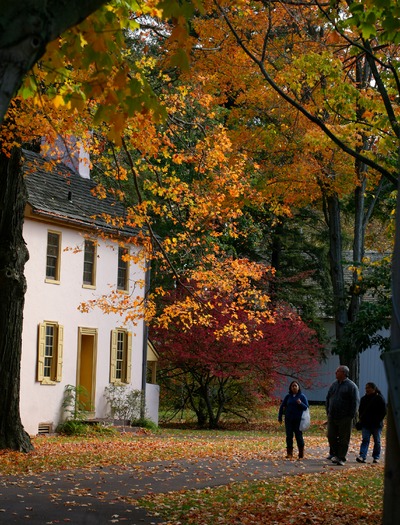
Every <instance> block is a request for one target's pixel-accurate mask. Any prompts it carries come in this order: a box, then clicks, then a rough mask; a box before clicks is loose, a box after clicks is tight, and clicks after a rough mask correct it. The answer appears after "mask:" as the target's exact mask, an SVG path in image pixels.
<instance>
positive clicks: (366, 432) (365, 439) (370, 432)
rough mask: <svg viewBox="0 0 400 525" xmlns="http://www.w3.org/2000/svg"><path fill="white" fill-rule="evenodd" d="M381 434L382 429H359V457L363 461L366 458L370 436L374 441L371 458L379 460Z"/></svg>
mask: <svg viewBox="0 0 400 525" xmlns="http://www.w3.org/2000/svg"><path fill="white" fill-rule="evenodd" d="M381 434H382V428H381V427H378V428H365V427H363V428H362V429H361V436H362V441H361V445H360V456H361V457H362V458H364V459H366V458H367V454H368V447H369V442H370V440H371V436H372V438H373V440H374V448H373V450H372V457H373V458H374V459H379V458H380V455H381Z"/></svg>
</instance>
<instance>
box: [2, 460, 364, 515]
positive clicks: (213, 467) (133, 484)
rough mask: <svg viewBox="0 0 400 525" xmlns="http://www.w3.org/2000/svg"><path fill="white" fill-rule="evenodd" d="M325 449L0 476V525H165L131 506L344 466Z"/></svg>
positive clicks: (353, 464) (350, 462) (348, 464)
mask: <svg viewBox="0 0 400 525" xmlns="http://www.w3.org/2000/svg"><path fill="white" fill-rule="evenodd" d="M324 455H326V450H325V451H323V450H313V451H312V450H310V451H309V452H308V457H307V458H305V459H304V460H303V461H288V460H284V459H279V460H276V461H260V460H255V459H252V460H245V461H243V460H239V459H235V458H233V459H229V460H226V459H221V460H207V459H199V460H195V459H194V460H173V461H160V462H147V463H139V464H137V465H124V466H114V467H105V468H92V469H90V470H83V469H81V470H73V471H62V472H57V473H43V474H38V475H35V476H28V477H11V476H10V477H8V476H7V477H6V476H0V523H1V524H3V523H4V524H6V523H7V524H22V525H23V524H27V525H28V524H30V525H52V524H60V523H61V524H64V523H70V524H73V525H92V524H93V525H106V524H110V523H121V524H127V525H143V524H145V525H151V524H160V523H162V522H163V520H161V519H160V518H157V517H153V516H151V515H149V514H148V513H147V512H146V511H145V510H144V509H141V508H139V507H137V506H136V505H135V500H137V499H138V498H140V497H142V496H144V495H146V494H149V493H162V492H169V491H179V490H188V489H201V488H205V487H212V486H217V485H226V484H229V483H232V482H238V481H250V480H263V479H267V478H273V477H280V476H285V475H299V474H305V473H313V472H322V471H324V470H327V469H328V470H329V469H335V470H336V469H343V468H348V467H349V466H355V465H357V464H356V463H355V461H354V458H352V457H351V458H349V462H348V463H347V464H346V466H344V467H339V466H335V465H333V464H332V463H331V462H330V461H327V460H326V459H324Z"/></svg>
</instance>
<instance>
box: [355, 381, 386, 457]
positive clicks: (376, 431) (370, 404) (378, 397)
mask: <svg viewBox="0 0 400 525" xmlns="http://www.w3.org/2000/svg"><path fill="white" fill-rule="evenodd" d="M358 414H359V422H358V423H357V426H360V427H361V432H362V434H361V435H362V441H361V445H360V455H359V456H358V457H357V458H356V460H357V461H358V462H359V463H365V462H366V459H367V454H368V447H369V443H370V440H371V436H372V438H373V440H374V448H373V450H372V458H373V463H378V461H379V458H380V456H381V433H382V428H383V420H384V418H385V416H386V403H385V400H384V398H383V396H382V394H381V392H380V390H379V388H378V387H377V386H376V385H375V383H371V382H370V383H367V384H366V385H365V395H364V396H363V397H362V398H361V401H360V407H359V410H358Z"/></svg>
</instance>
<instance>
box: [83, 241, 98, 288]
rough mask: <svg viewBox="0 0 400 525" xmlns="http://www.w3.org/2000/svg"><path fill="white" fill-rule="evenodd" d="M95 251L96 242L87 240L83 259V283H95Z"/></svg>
mask: <svg viewBox="0 0 400 525" xmlns="http://www.w3.org/2000/svg"><path fill="white" fill-rule="evenodd" d="M95 252H96V249H95V243H94V242H93V241H88V240H86V241H85V252H84V260H83V284H91V285H93V284H94V263H95Z"/></svg>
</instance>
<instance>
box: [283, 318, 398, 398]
mask: <svg viewBox="0 0 400 525" xmlns="http://www.w3.org/2000/svg"><path fill="white" fill-rule="evenodd" d="M325 329H326V331H327V335H328V337H330V339H333V337H334V333H335V332H334V330H335V327H334V323H333V322H326V324H325ZM383 334H384V335H388V333H387V332H384V333H383ZM339 364H340V363H339V356H337V355H333V354H329V355H328V358H327V360H326V361H325V362H323V363H321V365H320V366H319V370H318V376H317V379H316V380H315V381H314V383H313V385H312V387H311V388H307V389H303V391H304V393H305V394H306V396H307V399H308V400H309V401H313V402H318V403H321V402H325V399H326V394H327V392H328V389H329V387H330V385H331V384H332V383H333V381H335V379H336V377H335V371H336V369H337V367H338V366H339ZM370 381H371V382H373V383H375V384H376V385H377V386H378V388H379V389H380V391H381V392H382V394H383V396H384V397H385V399H386V400H387V398H388V382H387V378H386V372H385V367H384V364H383V360H382V359H381V357H380V351H379V349H378V348H377V347H371V348H368V349H367V350H365V352H363V353H362V354H361V355H360V383H359V385H358V386H359V389H360V396H363V395H364V394H365V384H366V383H368V382H370ZM289 383H290V380H289V379H288V381H287V386H285V387H283V388H279V389H278V393H277V395H278V397H279V398H280V399H282V398H283V396H284V395H285V394H286V393H287V391H288V387H289Z"/></svg>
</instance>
